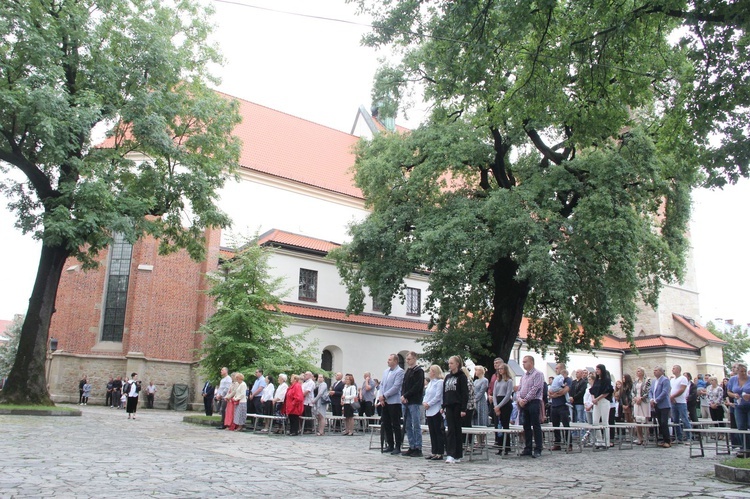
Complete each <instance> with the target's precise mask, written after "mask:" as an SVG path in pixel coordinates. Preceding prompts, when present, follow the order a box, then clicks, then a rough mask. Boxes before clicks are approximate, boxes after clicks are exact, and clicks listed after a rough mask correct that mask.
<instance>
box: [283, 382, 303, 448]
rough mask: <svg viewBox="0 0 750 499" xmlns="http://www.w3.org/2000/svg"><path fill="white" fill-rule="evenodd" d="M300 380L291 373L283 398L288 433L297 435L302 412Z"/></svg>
mask: <svg viewBox="0 0 750 499" xmlns="http://www.w3.org/2000/svg"><path fill="white" fill-rule="evenodd" d="M301 381H302V380H301V379H300V377H299V376H297V375H296V374H293V375H292V383H291V384H290V385H289V390H287V392H286V399H285V400H284V413H285V414H286V415H287V416H289V434H290V435H299V421H300V420H299V418H300V416H302V413H303V412H304V406H303V399H304V397H303V395H302V382H301Z"/></svg>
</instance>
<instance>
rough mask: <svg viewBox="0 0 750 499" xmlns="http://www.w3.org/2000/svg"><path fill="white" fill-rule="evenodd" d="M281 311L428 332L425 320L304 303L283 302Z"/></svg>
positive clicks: (330, 319)
mask: <svg viewBox="0 0 750 499" xmlns="http://www.w3.org/2000/svg"><path fill="white" fill-rule="evenodd" d="M280 309H281V311H282V312H284V313H286V314H289V315H294V316H297V317H310V318H314V319H323V320H329V321H335V322H348V323H352V324H362V325H366V326H380V327H389V328H394V329H408V330H411V331H418V332H421V333H427V332H429V329H428V328H427V322H425V321H416V320H408V319H399V318H395V317H390V316H386V315H370V314H362V315H346V313H345V312H344V311H343V310H335V309H330V308H321V307H311V306H306V305H297V304H291V303H284V304H282V305H281V307H280Z"/></svg>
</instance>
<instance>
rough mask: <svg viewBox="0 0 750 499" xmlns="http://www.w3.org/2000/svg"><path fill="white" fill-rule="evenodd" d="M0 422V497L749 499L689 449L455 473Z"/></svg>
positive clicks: (74, 423) (98, 415) (17, 420)
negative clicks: (643, 498)
mask: <svg viewBox="0 0 750 499" xmlns="http://www.w3.org/2000/svg"><path fill="white" fill-rule="evenodd" d="M81 409H82V410H83V416H81V417H33V416H0V428H1V429H2V430H0V431H1V433H0V463H2V466H1V467H0V497H3V498H6V497H8V498H16V497H34V498H36V497H97V498H99V497H128V498H132V497H151V496H155V497H217V496H218V497H259V496H266V497H283V498H285V499H288V498H294V497H305V498H309V497H387V496H396V495H398V496H408V497H410V498H411V497H443V496H462V497H468V496H474V497H478V496H489V497H525V498H538V497H555V498H557V497H578V498H585V497H597V498H599V497H748V498H750V488H748V487H743V486H740V485H736V484H728V483H723V482H720V481H718V480H716V479H715V478H714V473H713V465H714V463H715V462H718V460H717V458H716V457H714V456H713V453H712V452H711V453H708V454H707V457H705V458H696V459H690V458H689V457H688V448H687V446H675V447H673V448H671V449H654V448H649V449H644V448H642V447H637V448H635V449H633V450H622V451H620V450H616V449H613V450H608V451H606V452H598V453H592V452H591V450H590V449H586V450H585V451H584V452H583V454H570V455H566V454H564V453H559V452H555V453H552V454H550V453H549V452H546V453H545V454H544V455H543V457H542V458H540V459H531V458H527V457H524V458H520V457H519V458H515V457H514V458H510V459H505V460H500V459H499V458H498V457H497V456H494V455H492V456H491V458H490V461H489V462H487V461H484V462H476V461H474V462H468V461H464V462H462V463H460V464H455V465H450V464H445V463H443V462H435V461H426V460H424V459H421V458H407V457H400V456H391V455H383V454H381V453H380V452H379V450H368V444H369V436H367V437H364V436H356V437H342V436H338V435H337V436H328V435H327V436H324V437H317V436H314V435H309V436H308V435H305V436H301V437H282V436H268V435H262V434H253V433H247V432H244V433H236V432H229V431H217V430H215V429H214V428H212V427H208V426H199V425H191V424H187V423H183V422H182V417H183V416H184V415H185V414H186V413H176V412H171V411H160V410H145V409H141V410H139V411H138V419H137V420H134V421H129V420H128V419H127V417H126V415H125V413H124V411H121V410H116V409H109V408H105V407H98V406H86V407H82V408H81Z"/></svg>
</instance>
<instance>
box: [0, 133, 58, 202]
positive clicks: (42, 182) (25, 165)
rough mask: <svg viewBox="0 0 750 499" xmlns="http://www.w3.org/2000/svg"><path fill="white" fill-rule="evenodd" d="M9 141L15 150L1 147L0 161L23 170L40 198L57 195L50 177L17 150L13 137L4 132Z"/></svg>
mask: <svg viewBox="0 0 750 499" xmlns="http://www.w3.org/2000/svg"><path fill="white" fill-rule="evenodd" d="M4 135H5V136H6V139H8V142H9V143H10V144H11V147H13V149H14V150H13V152H9V151H7V150H4V149H0V161H5V162H7V163H10V164H11V165H13V166H15V167H17V168H18V169H19V170H21V171H22V172H23V173H24V175H26V178H28V179H29V182H31V185H32V186H33V187H34V190H36V193H37V196H38V197H39V199H40V200H44V199H47V198H49V197H52V196H56V195H57V193H56V191H55V190H54V189H53V188H52V185H51V184H50V183H49V179H48V178H47V176H46V175H45V174H44V172H42V171H41V170H40V169H39V168H37V167H36V165H35V164H33V163H31V162H30V161H28V160H27V159H26V158H25V157H24V156H23V154H21V152H20V151H16V150H15V144H13V143H12V142H11V137H8V136H7V134H4Z"/></svg>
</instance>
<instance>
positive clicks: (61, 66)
mask: <svg viewBox="0 0 750 499" xmlns="http://www.w3.org/2000/svg"><path fill="white" fill-rule="evenodd" d="M209 15H210V12H209V11H208V10H206V9H205V8H203V7H201V5H200V4H199V3H198V2H197V1H193V0H174V1H167V2H163V1H160V0H82V1H75V2H73V1H70V2H69V1H64V2H60V1H56V0H55V1H52V0H14V1H10V2H2V4H1V5H0V39H2V40H3V43H2V44H0V166H2V171H3V177H2V180H1V181H0V187H1V188H2V191H3V192H4V193H5V194H6V195H7V196H8V197H9V198H10V202H9V207H10V208H11V209H13V210H15V212H16V214H17V217H18V218H17V223H16V225H17V227H18V228H20V229H21V230H22V231H23V232H24V233H31V234H33V236H34V237H35V238H37V239H39V240H41V241H42V253H41V257H40V264H39V269H38V274H37V279H36V282H35V286H34V289H33V292H32V296H31V299H30V302H29V309H28V311H27V314H26V321H25V323H24V326H23V332H22V334H21V340H20V345H19V353H18V357H17V361H16V364H15V366H14V368H13V370H12V371H11V375H10V378H9V383H8V387H6V389H5V390H3V398H4V399H5V400H14V401H18V402H26V403H29V402H31V403H49V398H48V396H47V391H46V382H45V380H44V356H45V350H46V340H47V334H48V329H49V323H50V319H51V316H52V313H53V311H54V303H55V295H56V292H57V286H58V283H59V279H60V273H61V272H62V268H63V265H64V262H65V259H66V258H67V257H68V256H73V257H75V258H77V259H79V260H80V261H81V262H83V263H84V265H85V266H87V267H90V266H93V265H95V260H94V258H93V257H94V256H95V255H96V254H97V253H98V251H100V250H101V249H103V248H105V247H106V246H107V245H108V244H110V242H111V241H112V236H113V234H114V233H115V232H119V233H122V234H124V235H125V237H126V238H127V239H128V240H129V241H130V242H133V241H135V240H136V239H137V238H139V237H140V236H142V235H144V234H149V235H153V236H155V237H157V238H158V239H159V240H160V243H161V250H162V252H169V251H174V250H176V249H178V248H187V250H188V251H189V253H190V254H191V256H193V257H195V258H202V257H203V256H204V251H205V245H204V240H203V233H204V229H205V228H207V227H225V226H227V225H228V223H229V219H228V217H227V216H226V215H225V214H224V213H222V212H221V211H220V210H219V209H218V208H217V206H216V204H215V201H216V197H217V195H216V191H217V189H218V188H220V187H221V186H222V185H223V183H224V182H225V180H226V179H227V177H228V176H229V175H232V172H233V171H234V169H235V168H236V164H237V161H238V158H239V150H240V144H239V141H238V139H236V138H234V137H233V136H232V130H233V128H234V127H235V125H236V124H237V123H239V120H240V117H239V113H238V106H237V104H236V103H235V102H233V101H231V100H229V99H227V98H225V97H223V96H220V95H218V94H217V93H215V92H214V91H212V90H211V89H210V88H209V87H208V85H209V84H213V83H216V80H215V79H214V78H213V77H212V76H211V74H210V72H209V70H210V68H211V66H212V65H214V64H216V63H220V62H221V58H220V56H219V55H218V53H217V52H216V50H215V48H214V47H213V46H212V45H211V44H209V43H207V36H208V34H209V33H210V30H211V24H210V22H209ZM100 131H101V132H102V134H101V135H100V136H101V137H102V138H103V136H104V135H103V133H104V132H106V133H107V137H108V139H107V140H106V142H105V143H104V144H98V142H101V138H100V139H97V138H96V137H97V133H98V132H100Z"/></svg>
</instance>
